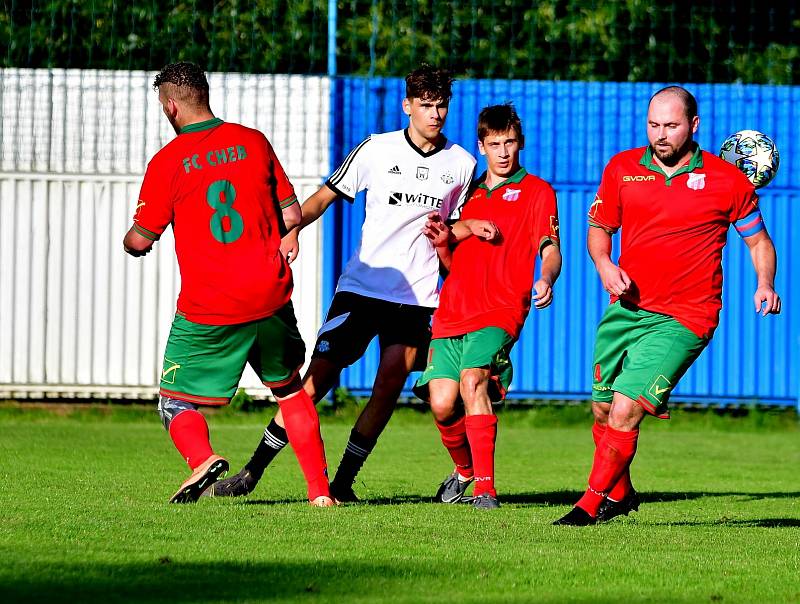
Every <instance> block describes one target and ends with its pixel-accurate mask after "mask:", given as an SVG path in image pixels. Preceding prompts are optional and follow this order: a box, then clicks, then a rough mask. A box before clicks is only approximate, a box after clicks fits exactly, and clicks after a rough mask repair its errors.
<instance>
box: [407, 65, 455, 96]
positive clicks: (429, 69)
mask: <svg viewBox="0 0 800 604" xmlns="http://www.w3.org/2000/svg"><path fill="white" fill-rule="evenodd" d="M453 81H454V80H453V77H452V76H451V75H450V72H449V71H447V70H446V69H438V68H436V67H434V66H433V65H428V64H427V63H423V64H422V65H420V66H419V67H418V68H417V69H415V70H414V71H412V72H411V73H409V74H408V75H407V76H406V98H409V99H414V98H416V99H422V100H424V101H438V100H440V99H441V100H443V101H449V100H450V97H451V96H453V91H452V90H451V87H452V85H453Z"/></svg>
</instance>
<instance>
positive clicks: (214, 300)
mask: <svg viewBox="0 0 800 604" xmlns="http://www.w3.org/2000/svg"><path fill="white" fill-rule="evenodd" d="M293 203H297V198H296V196H295V193H294V188H293V187H292V184H291V183H290V182H289V179H288V178H287V177H286V173H285V172H284V170H283V167H282V166H281V164H280V162H279V161H278V158H277V157H276V156H275V152H274V151H273V150H272V146H271V145H270V143H269V141H268V140H267V139H266V137H265V136H264V135H263V134H262V133H261V132H259V131H258V130H253V129H251V128H246V127H244V126H240V125H239V124H230V123H225V122H223V121H222V120H220V119H216V118H215V119H213V120H208V121H205V122H200V123H197V124H191V125H189V126H187V127H185V128H183V129H182V130H181V133H180V134H179V135H178V137H177V138H175V140H173V141H172V142H170V143H169V144H168V145H166V146H165V147H164V148H163V149H161V151H159V152H158V153H157V154H156V155H155V156H154V157H153V159H152V160H151V161H150V163H149V164H148V166H147V172H146V173H145V176H144V182H143V183H142V190H141V193H140V194H139V202H138V203H137V206H136V213H135V215H134V218H133V220H134V229H135V230H136V231H137V232H138V233H139V234H140V235H142V236H144V237H147V238H148V239H152V240H153V241H156V240H158V239H159V237H160V236H161V234H162V233H163V232H164V230H165V229H166V228H167V225H169V224H172V229H173V232H174V235H175V253H176V254H177V257H178V265H179V267H180V272H181V292H180V295H179V296H178V312H179V313H181V314H183V315H184V316H185V317H186V319H188V320H189V321H192V322H194V323H202V324H206V325H232V324H236V323H246V322H248V321H255V320H257V319H261V318H264V317H268V316H270V315H272V314H274V313H275V312H276V311H277V310H278V309H279V308H281V307H282V306H284V305H285V304H286V303H287V302H288V301H289V299H290V297H291V294H292V272H291V270H290V268H289V265H288V264H287V263H286V260H285V259H284V257H283V256H282V254H281V252H280V240H281V235H280V230H279V225H280V224H281V221H282V218H281V215H280V214H281V210H282V208H286V207H289V206H290V205H292V204H293Z"/></svg>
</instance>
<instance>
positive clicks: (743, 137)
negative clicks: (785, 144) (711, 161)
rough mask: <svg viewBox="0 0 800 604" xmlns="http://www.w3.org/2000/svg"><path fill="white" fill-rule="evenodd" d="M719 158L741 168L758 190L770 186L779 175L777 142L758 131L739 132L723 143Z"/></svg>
mask: <svg viewBox="0 0 800 604" xmlns="http://www.w3.org/2000/svg"><path fill="white" fill-rule="evenodd" d="M719 156H720V157H721V158H722V159H724V160H725V161H727V162H730V163H732V164H733V165H734V166H736V167H737V168H739V170H741V171H742V172H743V173H744V175H745V176H747V178H748V179H749V180H750V182H752V183H753V185H755V187H756V189H760V188H761V187H765V186H766V185H768V184H769V183H770V182H771V181H772V179H773V178H775V175H776V174H777V173H778V164H779V163H780V156H779V155H778V148H777V147H776V146H775V142H774V141H773V140H772V139H771V138H770V137H768V136H767V135H766V134H763V133H761V132H759V131H758V130H739V132H737V133H735V134H731V135H730V136H729V137H728V138H726V139H725V142H723V143H722V147H721V148H720V150H719Z"/></svg>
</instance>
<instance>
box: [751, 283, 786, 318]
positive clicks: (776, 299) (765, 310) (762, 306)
mask: <svg viewBox="0 0 800 604" xmlns="http://www.w3.org/2000/svg"><path fill="white" fill-rule="evenodd" d="M753 302H754V303H755V305H756V312H760V313H761V316H762V317H766V316H767V315H777V314H779V313H780V312H781V298H780V296H779V295H778V294H777V293H775V290H774V289H772V287H770V286H769V285H762V286H761V287H759V288H758V289H757V290H756V293H755V295H754V296H753Z"/></svg>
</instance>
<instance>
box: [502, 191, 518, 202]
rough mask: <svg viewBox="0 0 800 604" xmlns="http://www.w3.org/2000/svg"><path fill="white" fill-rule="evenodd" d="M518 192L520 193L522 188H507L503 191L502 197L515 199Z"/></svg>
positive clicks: (507, 199)
mask: <svg viewBox="0 0 800 604" xmlns="http://www.w3.org/2000/svg"><path fill="white" fill-rule="evenodd" d="M520 193H522V189H511V188H508V189H506V190H505V193H503V199H505V200H506V201H517V200H518V199H519V194H520Z"/></svg>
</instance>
